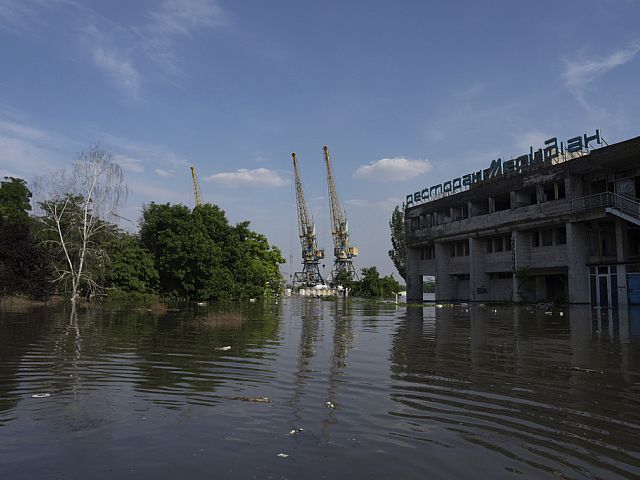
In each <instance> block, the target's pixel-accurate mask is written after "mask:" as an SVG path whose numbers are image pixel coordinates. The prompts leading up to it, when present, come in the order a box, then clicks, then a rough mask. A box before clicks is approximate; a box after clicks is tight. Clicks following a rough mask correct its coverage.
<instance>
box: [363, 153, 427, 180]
mask: <svg viewBox="0 0 640 480" xmlns="http://www.w3.org/2000/svg"><path fill="white" fill-rule="evenodd" d="M431 168H432V167H431V162H429V160H411V159H409V158H403V157H394V158H382V159H380V160H376V161H374V162H370V163H369V164H367V165H360V166H359V167H358V168H357V170H356V171H355V172H354V174H353V176H354V177H356V178H364V179H368V180H387V181H388V180H391V181H402V180H408V179H410V178H413V177H415V176H418V175H422V174H423V173H426V172H428V171H429V170H431Z"/></svg>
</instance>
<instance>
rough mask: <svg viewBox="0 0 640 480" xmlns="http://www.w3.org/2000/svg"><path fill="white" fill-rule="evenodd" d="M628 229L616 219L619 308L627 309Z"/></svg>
mask: <svg viewBox="0 0 640 480" xmlns="http://www.w3.org/2000/svg"><path fill="white" fill-rule="evenodd" d="M626 240H627V228H626V225H625V224H624V222H623V221H622V220H618V219H616V256H617V258H616V260H617V261H618V265H617V268H616V275H617V280H618V282H617V283H618V308H620V309H623V308H624V309H626V308H627V307H628V306H629V305H628V301H627V266H626V265H625V264H624V263H623V262H624V261H625V260H626V259H627V258H629V257H628V245H627V241H626Z"/></svg>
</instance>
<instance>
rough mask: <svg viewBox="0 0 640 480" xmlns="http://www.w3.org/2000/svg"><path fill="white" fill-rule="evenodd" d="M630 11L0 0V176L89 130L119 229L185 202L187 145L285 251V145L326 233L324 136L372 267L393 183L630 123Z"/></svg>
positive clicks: (613, 5)
mask: <svg viewBox="0 0 640 480" xmlns="http://www.w3.org/2000/svg"><path fill="white" fill-rule="evenodd" d="M639 21H640V2H639V1H637V0H608V1H591V0H580V1H536V2H519V1H492V2H484V4H483V2H472V1H468V2H463V1H449V2H428V1H375V0H374V1H322V2H300V1H285V0H281V1H276V0H274V1H270V2H267V1H255V0H254V1H242V0H236V1H231V0H226V1H225V0H165V1H162V0H159V1H145V0H139V1H135V2H134V1H122V0H111V1H108V2H106V1H93V2H91V1H84V2H83V1H74V0H0V176H4V175H13V176H19V177H22V178H26V179H28V180H31V179H32V178H33V177H34V176H35V175H36V174H40V173H43V172H45V171H48V170H52V169H55V168H57V167H58V166H60V165H64V164H65V163H69V162H71V161H72V160H73V159H75V158H76V157H77V155H78V153H79V152H80V151H81V150H83V149H86V148H87V147H88V145H89V144H90V143H92V142H96V141H100V142H101V143H102V144H103V146H105V147H106V148H107V149H109V150H110V151H112V152H113V153H114V155H116V158H117V159H118V161H119V163H120V164H121V166H122V168H123V169H124V172H125V176H126V180H127V183H128V185H129V189H130V195H129V200H128V203H127V206H126V208H125V209H124V211H123V215H124V216H125V217H127V218H129V219H130V220H131V222H132V223H131V224H129V228H130V229H131V228H135V227H136V225H137V222H138V219H139V216H140V208H141V205H142V204H144V203H149V202H151V201H155V202H159V203H163V202H172V203H177V202H180V203H184V204H187V205H192V204H193V194H192V189H191V178H190V172H189V168H188V165H189V164H191V163H193V164H194V165H196V168H197V170H198V174H199V177H200V184H201V189H202V195H203V198H204V200H205V201H208V202H212V203H216V204H218V205H220V206H221V207H222V208H223V209H224V210H225V211H226V212H227V215H228V217H229V219H230V220H231V221H232V222H237V221H241V220H250V221H251V222H252V226H253V228H254V229H255V230H257V231H260V232H262V233H265V234H266V235H267V236H268V237H269V239H270V241H271V242H272V243H274V244H276V245H277V246H279V247H280V248H281V249H282V251H283V253H284V255H285V256H286V258H287V259H289V258H290V255H291V254H293V259H294V266H295V267H296V268H297V267H298V265H299V257H300V247H299V242H298V238H297V225H296V223H295V221H296V220H295V218H296V217H295V203H294V193H293V186H292V163H291V152H292V151H296V152H297V155H298V159H299V162H300V169H301V173H302V177H303V182H304V186H305V190H306V194H307V200H308V202H309V204H310V206H311V208H312V210H313V213H314V216H315V219H316V226H317V231H318V233H319V234H320V236H321V238H320V243H321V246H323V247H324V248H326V250H327V251H328V252H331V251H332V246H331V239H330V226H329V218H328V217H329V215H328V210H327V200H326V193H325V192H326V181H325V173H324V167H323V160H322V146H323V145H325V144H327V145H329V148H330V152H331V154H332V160H333V168H334V174H335V176H336V180H337V183H338V189H339V192H340V195H341V198H342V202H343V205H344V208H345V210H346V212H347V216H348V218H349V226H350V229H351V234H352V243H353V244H354V245H356V246H358V247H359V248H360V252H361V255H360V257H358V258H356V267H357V268H358V269H360V268H362V267H364V266H370V265H377V266H378V268H379V270H380V271H381V272H382V273H384V274H388V273H391V272H393V271H394V269H393V266H392V264H391V262H390V260H389V259H388V256H387V250H388V249H389V247H390V242H389V233H388V232H389V229H388V219H389V216H390V214H391V211H392V210H393V207H394V205H396V204H400V203H402V201H403V197H404V195H405V194H407V193H409V192H411V191H414V190H415V189H417V188H421V187H423V186H427V185H432V184H436V183H440V182H442V181H444V180H448V179H450V178H452V177H456V176H460V175H461V174H465V173H467V172H468V171H471V170H474V169H479V168H482V167H484V166H486V165H487V164H488V163H489V162H490V161H491V160H492V159H494V158H497V157H503V158H504V157H508V158H511V156H513V155H516V156H517V155H520V154H521V153H525V152H527V151H528V148H529V146H530V145H533V146H534V148H537V147H538V146H540V145H541V143H542V142H543V141H544V140H545V139H547V138H550V137H553V136H558V137H559V138H561V139H562V138H565V139H566V138H569V137H571V136H574V135H579V134H581V133H585V132H586V133H590V132H593V131H594V130H595V129H596V128H599V129H600V130H601V132H602V134H603V136H604V138H605V139H606V140H607V141H608V142H609V143H613V142H617V141H621V140H624V139H627V138H631V137H635V136H638V135H640V81H639V79H640V29H638V22H639ZM330 264H331V260H330V259H329V258H328V259H327V262H326V265H327V267H326V272H328V270H329V268H330V266H331V265H330ZM283 270H284V271H286V272H289V271H290V270H291V269H290V268H289V266H285V267H284V268H283ZM396 277H397V274H396Z"/></svg>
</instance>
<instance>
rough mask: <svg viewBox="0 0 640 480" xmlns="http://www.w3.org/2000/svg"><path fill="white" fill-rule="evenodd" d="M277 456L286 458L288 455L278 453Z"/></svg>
mask: <svg viewBox="0 0 640 480" xmlns="http://www.w3.org/2000/svg"><path fill="white" fill-rule="evenodd" d="M278 456H279V457H280V458H287V457H288V456H289V455H287V454H286V453H279V454H278Z"/></svg>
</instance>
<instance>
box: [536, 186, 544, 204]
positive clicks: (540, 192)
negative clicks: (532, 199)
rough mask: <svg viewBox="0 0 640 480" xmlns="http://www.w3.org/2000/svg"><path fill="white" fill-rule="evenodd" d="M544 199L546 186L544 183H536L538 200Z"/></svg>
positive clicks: (538, 201) (539, 201) (540, 201)
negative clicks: (544, 186)
mask: <svg viewBox="0 0 640 480" xmlns="http://www.w3.org/2000/svg"><path fill="white" fill-rule="evenodd" d="M543 201H544V188H543V187H542V185H540V184H538V185H536V202H537V203H542V202H543Z"/></svg>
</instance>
